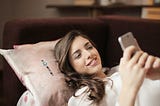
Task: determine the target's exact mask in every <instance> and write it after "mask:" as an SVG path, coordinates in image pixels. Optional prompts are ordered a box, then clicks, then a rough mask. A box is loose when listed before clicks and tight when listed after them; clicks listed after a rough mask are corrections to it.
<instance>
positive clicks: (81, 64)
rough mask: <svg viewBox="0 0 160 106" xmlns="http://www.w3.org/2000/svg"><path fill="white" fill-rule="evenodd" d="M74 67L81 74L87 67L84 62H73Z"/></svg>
mask: <svg viewBox="0 0 160 106" xmlns="http://www.w3.org/2000/svg"><path fill="white" fill-rule="evenodd" d="M72 66H73V68H74V69H75V70H76V71H77V72H81V71H82V70H83V68H84V67H85V65H84V62H83V61H82V60H76V61H73V62H72Z"/></svg>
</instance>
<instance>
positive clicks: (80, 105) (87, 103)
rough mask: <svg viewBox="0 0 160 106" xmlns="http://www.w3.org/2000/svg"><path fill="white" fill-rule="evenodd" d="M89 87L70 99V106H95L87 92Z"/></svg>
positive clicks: (80, 90)
mask: <svg viewBox="0 0 160 106" xmlns="http://www.w3.org/2000/svg"><path fill="white" fill-rule="evenodd" d="M87 89H88V87H83V88H81V89H79V90H78V91H77V92H76V93H75V95H76V97H75V96H72V97H71V98H70V99H69V102H68V106H93V105H91V103H92V101H91V100H89V99H88V94H89V93H88V92H85V91H86V90H87ZM94 106H95V105H94Z"/></svg>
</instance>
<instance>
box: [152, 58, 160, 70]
mask: <svg viewBox="0 0 160 106" xmlns="http://www.w3.org/2000/svg"><path fill="white" fill-rule="evenodd" d="M153 68H156V69H157V68H160V58H158V57H155V61H154V63H153Z"/></svg>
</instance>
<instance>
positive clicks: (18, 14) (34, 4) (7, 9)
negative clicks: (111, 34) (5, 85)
mask: <svg viewBox="0 0 160 106" xmlns="http://www.w3.org/2000/svg"><path fill="white" fill-rule="evenodd" d="M72 2H73V0H0V48H2V43H3V41H2V33H3V27H4V24H5V22H6V21H8V20H12V19H16V18H51V17H60V14H59V13H58V11H57V10H56V9H47V8H45V6H46V5H47V4H49V3H53V4H72ZM1 59H2V57H1V56H0V70H1V69H2V61H1Z"/></svg>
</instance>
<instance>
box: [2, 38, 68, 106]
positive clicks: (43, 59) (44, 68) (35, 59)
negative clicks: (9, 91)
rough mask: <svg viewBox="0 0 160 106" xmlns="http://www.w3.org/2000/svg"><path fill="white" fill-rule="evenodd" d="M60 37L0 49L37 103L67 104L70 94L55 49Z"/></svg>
mask: <svg viewBox="0 0 160 106" xmlns="http://www.w3.org/2000/svg"><path fill="white" fill-rule="evenodd" d="M57 41H58V40H56V41H46V42H39V43H36V44H24V45H17V46H14V49H8V50H4V49H0V54H1V55H3V56H4V58H5V59H6V60H7V62H8V63H9V64H10V66H11V67H12V68H13V70H14V72H15V74H16V75H17V77H18V78H19V80H20V81H21V82H22V84H23V85H24V86H25V87H26V88H27V90H28V91H29V92H30V94H31V95H32V96H33V99H34V103H33V104H34V106H49V105H53V106H64V105H65V104H67V101H68V99H69V97H70V95H71V91H70V90H69V88H68V86H67V85H66V83H65V80H64V76H63V74H62V73H61V72H60V71H59V69H58V65H57V62H56V60H55V58H54V52H53V51H54V46H55V44H56V42H57ZM25 102H27V101H26V99H25Z"/></svg>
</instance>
